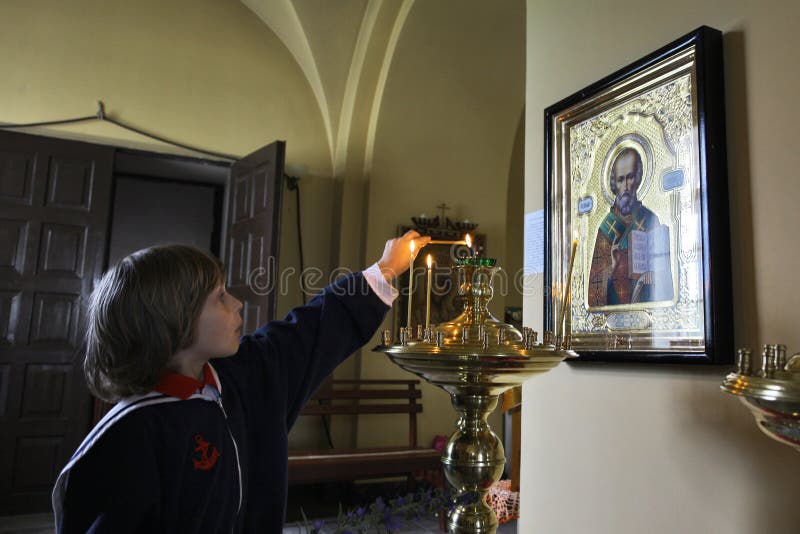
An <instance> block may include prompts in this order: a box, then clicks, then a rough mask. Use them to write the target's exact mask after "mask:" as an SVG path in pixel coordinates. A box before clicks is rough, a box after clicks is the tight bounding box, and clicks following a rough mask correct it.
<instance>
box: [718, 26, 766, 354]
mask: <svg viewBox="0 0 800 534" xmlns="http://www.w3.org/2000/svg"><path fill="white" fill-rule="evenodd" d="M744 54H745V42H744V33H743V32H742V30H740V29H737V30H734V31H731V32H728V33H726V34H725V36H724V38H723V56H724V61H725V90H726V95H725V107H726V113H725V115H726V130H727V132H726V135H727V140H728V195H729V203H730V213H731V277H732V281H733V288H734V289H733V324H734V325H736V328H735V333H734V337H735V339H734V342H735V346H736V347H741V346H750V347H754V346H758V344H759V343H761V336H760V332H759V324H758V320H757V318H758V317H759V316H760V315H759V313H758V300H757V299H756V292H755V288H756V276H755V250H754V242H755V237H754V235H753V202H752V187H751V185H750V182H751V178H750V138H749V133H748V132H749V129H750V128H749V121H748V110H747V73H746V72H745V57H744Z"/></svg>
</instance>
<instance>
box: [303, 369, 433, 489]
mask: <svg viewBox="0 0 800 534" xmlns="http://www.w3.org/2000/svg"><path fill="white" fill-rule="evenodd" d="M418 384H419V380H328V381H326V382H325V383H323V385H322V386H321V387H320V388H319V389H318V390H317V391H316V392H315V393H314V395H313V396H312V397H311V399H310V400H309V401H308V403H307V404H306V406H305V408H303V411H302V412H301V414H300V415H315V416H331V415H356V416H361V415H375V414H381V415H385V414H407V415H408V444H407V445H403V446H398V447H380V448H363V449H340V448H334V449H326V450H313V451H297V450H294V451H292V450H290V451H289V484H310V483H316V482H332V481H343V480H358V479H364V478H380V477H391V476H400V475H405V476H407V477H408V483H409V489H411V488H413V484H414V478H413V472H414V471H419V470H431V469H434V470H439V469H441V453H440V452H439V451H437V450H435V449H426V448H419V447H417V414H418V413H421V412H422V404H421V398H422V392H421V391H420V390H419V389H417V385H418ZM387 388H388V389H387ZM398 400H402V401H404V402H402V403H398V402H391V401H398ZM418 401H419V402H418Z"/></svg>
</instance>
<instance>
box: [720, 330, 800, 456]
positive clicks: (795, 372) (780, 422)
mask: <svg viewBox="0 0 800 534" xmlns="http://www.w3.org/2000/svg"><path fill="white" fill-rule="evenodd" d="M720 387H721V388H722V390H723V391H727V392H728V393H731V394H733V395H738V396H739V397H740V400H741V401H742V403H744V405H745V406H747V407H748V408H749V409H750V411H751V412H752V413H753V416H754V417H755V419H756V424H757V426H758V428H759V429H761V431H762V432H764V433H765V434H766V435H768V436H769V437H771V438H772V439H774V440H777V441H779V442H781V443H783V444H785V445H789V446H790V447H794V448H795V449H797V450H798V451H800V353H799V354H795V355H794V356H792V357H791V359H789V361H788V362H787V361H786V345H764V349H763V351H762V353H761V368H760V369H754V366H753V362H752V352H751V351H750V349H739V352H738V369H737V371H736V372H734V373H730V374H729V375H728V376H726V377H725V380H724V381H723V382H722V385H721V386H720Z"/></svg>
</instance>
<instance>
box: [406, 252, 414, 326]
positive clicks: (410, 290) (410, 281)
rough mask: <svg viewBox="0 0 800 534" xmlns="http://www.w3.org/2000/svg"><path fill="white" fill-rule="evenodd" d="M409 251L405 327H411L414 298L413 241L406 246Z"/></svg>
mask: <svg viewBox="0 0 800 534" xmlns="http://www.w3.org/2000/svg"><path fill="white" fill-rule="evenodd" d="M408 248H409V250H411V258H410V259H409V260H408V321H407V322H406V326H408V327H409V328H410V327H411V300H412V297H413V296H414V240H413V239H412V240H411V241H410V242H409V245H408Z"/></svg>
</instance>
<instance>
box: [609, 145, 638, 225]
mask: <svg viewBox="0 0 800 534" xmlns="http://www.w3.org/2000/svg"><path fill="white" fill-rule="evenodd" d="M638 167H639V161H638V158H637V157H636V154H634V153H633V152H627V153H625V154H622V155H620V156H617V159H616V160H615V161H614V166H613V168H612V186H613V188H614V194H615V195H616V202H615V205H616V207H617V209H619V211H620V213H622V214H623V215H629V214H630V212H631V209H632V208H633V204H634V202H635V201H636V189H637V188H638V187H639V183H638V182H639V178H640V177H639V173H638Z"/></svg>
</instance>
